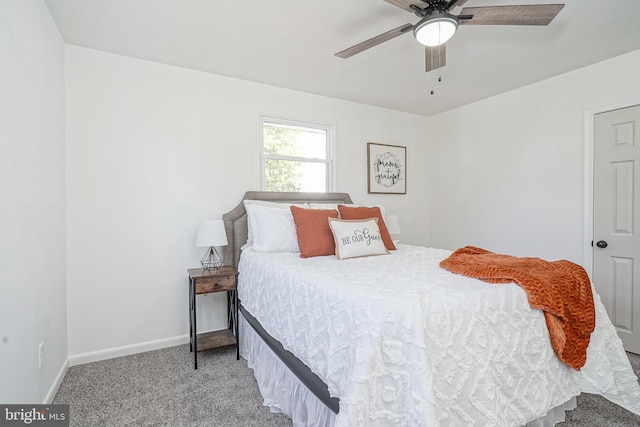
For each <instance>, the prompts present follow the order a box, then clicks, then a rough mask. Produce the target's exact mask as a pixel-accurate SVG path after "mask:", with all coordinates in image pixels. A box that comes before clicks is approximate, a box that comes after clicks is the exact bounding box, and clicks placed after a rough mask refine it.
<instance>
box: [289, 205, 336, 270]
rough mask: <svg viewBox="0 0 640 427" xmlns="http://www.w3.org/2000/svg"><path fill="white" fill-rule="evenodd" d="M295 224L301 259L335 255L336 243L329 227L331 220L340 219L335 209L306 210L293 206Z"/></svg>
mask: <svg viewBox="0 0 640 427" xmlns="http://www.w3.org/2000/svg"><path fill="white" fill-rule="evenodd" d="M291 213H292V214H293V222H295V223H296V230H297V232H298V246H299V247H300V257H301V258H310V257H314V256H326V255H334V254H335V253H336V242H335V241H334V240H333V233H332V232H331V227H329V218H338V212H337V211H336V210H335V209H305V208H299V207H297V206H291Z"/></svg>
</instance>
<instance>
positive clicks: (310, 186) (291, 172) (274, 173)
mask: <svg viewBox="0 0 640 427" xmlns="http://www.w3.org/2000/svg"><path fill="white" fill-rule="evenodd" d="M264 175H265V190H266V191H313V192H326V191H327V178H326V177H327V165H326V164H325V163H306V162H293V161H289V160H272V159H266V160H265V163H264Z"/></svg>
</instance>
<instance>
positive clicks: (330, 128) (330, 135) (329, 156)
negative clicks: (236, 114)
mask: <svg viewBox="0 0 640 427" xmlns="http://www.w3.org/2000/svg"><path fill="white" fill-rule="evenodd" d="M265 123H273V124H280V125H288V126H297V127H302V128H311V129H318V130H323V131H325V132H326V135H327V141H326V150H327V152H326V156H325V157H326V159H319V158H309V157H295V156H282V155H273V154H265V152H264V125H265ZM334 139H335V138H334V125H327V124H322V123H313V122H306V121H302V120H293V119H285V118H281V117H274V116H268V115H260V189H261V190H262V191H266V190H265V175H264V173H265V167H264V165H265V162H266V161H267V160H289V161H297V162H305V163H324V164H326V165H327V176H326V188H327V191H326V192H328V193H329V192H333V181H334V180H333V141H334Z"/></svg>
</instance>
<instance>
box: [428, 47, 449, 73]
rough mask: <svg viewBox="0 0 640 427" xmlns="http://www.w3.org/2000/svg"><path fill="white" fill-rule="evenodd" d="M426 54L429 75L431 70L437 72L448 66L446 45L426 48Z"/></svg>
mask: <svg viewBox="0 0 640 427" xmlns="http://www.w3.org/2000/svg"><path fill="white" fill-rule="evenodd" d="M424 53H425V55H424V57H425V62H426V66H427V67H426V71H427V73H428V72H429V71H431V70H436V69H438V68H440V67H444V66H445V65H447V58H446V56H447V48H446V45H444V44H441V45H440V46H425V50H424Z"/></svg>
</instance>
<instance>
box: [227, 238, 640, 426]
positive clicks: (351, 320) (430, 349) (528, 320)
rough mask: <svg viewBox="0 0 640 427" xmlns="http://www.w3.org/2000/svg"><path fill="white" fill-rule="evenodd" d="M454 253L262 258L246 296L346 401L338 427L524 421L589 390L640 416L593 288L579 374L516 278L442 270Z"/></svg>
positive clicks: (632, 383)
mask: <svg viewBox="0 0 640 427" xmlns="http://www.w3.org/2000/svg"><path fill="white" fill-rule="evenodd" d="M449 254H450V251H445V250H440V249H431V248H424V247H417V246H408V245H399V248H398V251H394V252H393V253H392V254H390V255H383V256H377V257H367V258H356V259H348V260H343V261H339V260H337V259H336V258H335V257H334V256H329V257H318V258H308V259H301V258H299V254H295V253H256V252H253V251H252V250H251V248H248V249H246V250H245V251H244V252H243V254H242V257H241V261H240V266H239V270H240V276H239V297H240V300H241V301H242V304H243V305H244V306H245V307H246V308H247V309H248V310H249V311H250V312H251V313H252V314H253V315H254V316H255V317H256V318H257V319H258V320H259V321H260V322H261V324H262V325H263V327H264V328H265V330H266V331H267V332H269V333H270V334H271V335H272V336H273V337H275V338H276V339H278V340H279V341H280V342H281V343H282V344H283V346H284V347H285V348H286V349H288V350H289V351H291V352H292V353H294V354H295V355H296V356H297V357H298V358H299V359H301V360H302V361H303V362H305V363H306V364H307V365H308V366H309V367H310V368H311V370H312V371H313V372H315V373H316V374H317V375H318V376H319V377H320V378H322V379H323V380H324V381H325V382H326V383H327V384H328V386H329V392H330V394H331V395H332V396H336V397H338V398H339V399H340V413H339V414H338V416H337V417H336V423H335V425H336V426H339V427H340V426H345V427H346V426H407V427H409V426H411V427H415V426H440V425H442V426H449V425H453V426H462V425H477V426H501V427H502V426H521V425H524V424H525V423H526V422H528V421H530V420H533V419H536V418H539V417H541V416H542V415H544V414H546V413H547V412H548V411H549V410H550V409H551V408H553V407H555V406H558V405H560V404H562V403H564V402H566V401H567V400H569V399H570V398H571V397H573V396H576V395H578V394H579V393H580V392H581V391H584V392H588V393H597V394H602V395H603V396H605V397H607V398H608V399H610V400H612V401H613V402H615V403H618V404H620V405H621V406H623V407H625V408H627V409H629V410H630V411H632V412H634V413H636V414H638V415H640V387H639V386H638V382H637V378H636V377H635V375H634V373H633V371H632V370H631V366H630V364H629V360H628V358H627V356H626V354H625V352H624V350H623V348H622V343H621V342H620V340H619V339H618V337H617V335H616V332H615V329H614V328H613V326H612V324H611V322H610V321H609V318H608V316H607V314H606V311H605V309H604V307H603V305H602V303H601V301H600V298H599V297H598V296H597V295H595V298H594V300H595V304H596V330H595V331H594V333H593V334H592V337H591V344H590V345H589V349H588V356H587V363H586V365H585V366H584V367H583V368H582V370H581V371H580V372H578V371H575V370H573V369H571V368H569V367H568V366H566V365H564V364H563V363H562V362H560V361H559V360H558V358H557V357H556V355H555V353H554V352H553V349H552V348H551V344H550V340H549V334H548V331H547V328H546V324H545V320H544V316H543V315H542V312H541V311H539V310H533V309H531V308H530V307H529V304H528V302H527V296H526V293H525V292H524V290H522V289H521V288H520V287H519V286H517V285H515V284H507V285H494V284H487V283H484V282H481V281H479V280H476V279H472V278H467V277H463V276H459V275H454V274H451V273H450V272H448V271H446V270H444V269H441V268H440V267H439V266H438V263H439V262H440V261H441V260H442V259H444V258H446V257H447V256H448V255H449Z"/></svg>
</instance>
